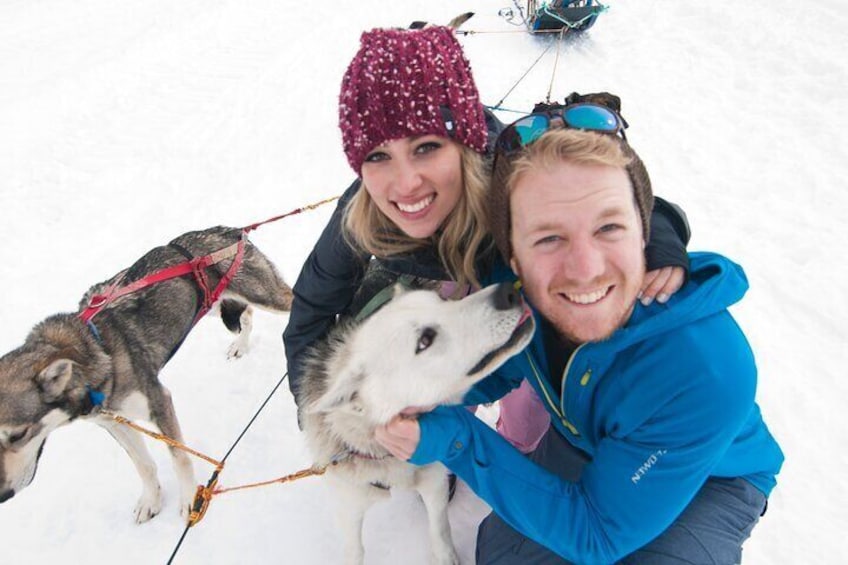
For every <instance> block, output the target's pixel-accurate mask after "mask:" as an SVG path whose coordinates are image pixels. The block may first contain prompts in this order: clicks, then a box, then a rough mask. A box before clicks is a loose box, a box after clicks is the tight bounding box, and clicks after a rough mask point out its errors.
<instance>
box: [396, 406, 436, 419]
mask: <svg viewBox="0 0 848 565" xmlns="http://www.w3.org/2000/svg"><path fill="white" fill-rule="evenodd" d="M435 407H436V405H435V404H431V405H429V406H407V407H406V408H404V409H403V410H401V411H400V415H401V416H415V415H416V414H423V413H424V412H429V411H430V410H432V409H433V408H435Z"/></svg>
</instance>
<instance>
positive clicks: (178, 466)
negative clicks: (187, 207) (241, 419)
mask: <svg viewBox="0 0 848 565" xmlns="http://www.w3.org/2000/svg"><path fill="white" fill-rule="evenodd" d="M241 233H242V232H241V230H239V229H233V228H226V227H215V228H210V229H207V230H203V231H195V232H189V233H186V234H183V235H181V236H179V237H177V238H176V239H174V240H173V241H172V242H171V243H170V244H169V245H166V246H162V247H157V248H155V249H153V250H151V251H149V252H148V253H147V254H145V255H144V256H143V257H142V258H141V259H139V260H138V261H137V262H136V263H135V264H134V265H133V266H132V267H130V268H129V269H126V270H125V271H122V272H121V273H118V275H116V276H115V277H113V278H112V279H111V280H109V281H104V282H103V283H99V284H97V285H94V286H93V287H92V288H91V289H90V290H89V291H88V292H87V293H86V295H85V297H84V298H83V300H82V301H81V302H80V312H81V311H82V310H83V309H84V308H85V307H86V306H87V305H88V302H89V298H90V297H91V296H93V295H95V294H99V293H101V292H102V291H103V289H105V288H106V287H107V286H108V285H109V284H111V283H112V282H115V281H117V280H121V281H122V284H127V283H131V282H133V281H135V280H139V279H141V278H144V277H145V276H147V275H149V274H151V273H153V272H155V271H158V270H160V269H163V268H166V267H170V266H173V265H177V264H180V263H183V262H185V261H186V260H187V258H186V256H185V253H190V254H191V255H193V256H196V257H200V256H205V255H207V254H209V253H212V252H215V251H218V250H220V249H224V248H226V247H228V246H230V245H232V244H233V243H235V242H237V241H238V239H239V237H241ZM232 261H233V259H232V258H229V259H226V260H224V261H222V262H221V263H219V264H218V265H216V266H213V267H210V268H208V269H207V270H206V274H207V277H208V279H209V286H210V288H214V285H216V284H217V283H218V281H219V280H220V278H221V276H222V273H226V272H227V269H228V268H229V267H230V265H231V263H232ZM202 300H203V294H202V291H200V290H199V286H198V284H197V283H196V281H195V279H194V278H193V277H192V276H191V275H187V276H182V277H177V278H173V279H169V280H166V281H163V282H160V283H157V284H154V285H152V286H148V287H145V288H142V289H140V290H138V291H137V292H135V293H132V294H128V295H125V296H123V297H121V298H119V299H117V300H116V301H114V302H112V303H111V304H109V305H108V306H106V308H104V309H103V310H101V311H100V312H99V313H98V314H97V315H96V316H95V317H94V319H93V320H92V323H93V324H94V326H93V328H92V327H89V326H87V325H86V324H85V323H84V322H83V321H82V320H81V319H80V317H79V312H76V313H64V314H55V315H53V316H51V317H49V318H47V319H46V320H44V321H42V322H40V323H39V324H38V325H36V326H35V327H34V328H33V330H32V331H31V332H30V334H29V335H28V336H27V338H26V340H25V342H24V344H23V345H22V346H21V347H19V348H17V349H15V350H13V351H11V352H9V353H7V354H6V355H4V356H3V357H2V358H0V502H3V501H5V500H8V499H9V498H11V497H12V496H14V495H15V494H16V493H18V492H20V491H21V490H22V489H23V488H25V487H26V486H27V485H29V484H30V483H31V482H32V480H33V478H34V476H35V472H36V469H37V466H38V459H39V457H40V455H41V452H42V449H43V447H44V443H45V441H46V439H47V436H48V435H49V434H50V432H52V431H53V430H55V429H56V428H58V427H60V426H63V425H66V424H69V423H70V422H73V421H74V420H77V419H89V420H90V421H93V422H95V423H97V424H99V425H100V426H102V427H103V428H105V429H106V430H107V431H108V432H109V433H110V434H111V435H112V436H113V437H114V438H115V439H116V440H117V441H118V443H119V444H120V445H121V447H123V448H124V450H125V451H126V452H127V454H128V455H129V456H130V458H131V459H132V462H133V463H134V465H135V467H136V470H137V471H138V474H139V476H140V477H141V482H142V494H141V497H140V498H139V500H138V503H137V504H136V507H135V512H134V515H135V519H136V521H137V522H145V521H147V520H149V519H150V518H152V517H153V516H155V515H156V514H157V513H158V512H159V511H160V509H161V496H160V486H159V480H158V477H157V472H156V465H155V463H154V461H153V459H152V458H151V456H150V454H149V452H148V451H147V448H146V447H145V444H144V441H143V439H142V437H141V436H140V435H139V434H138V432H135V431H133V430H132V429H130V428H128V427H126V426H123V425H121V424H119V423H117V422H115V421H114V420H113V419H111V418H109V417H107V416H105V415H103V414H100V410H99V408H98V407H97V406H95V404H96V402H95V401H94V399H95V398H96V397H95V396H93V394H96V395H100V394H102V398H103V402H102V405H101V406H102V408H103V409H107V410H110V411H113V412H116V413H118V414H120V415H122V416H124V417H126V418H128V419H132V420H146V421H150V422H152V423H154V424H155V425H156V426H157V427H158V428H159V430H160V431H161V432H162V433H163V434H164V435H166V436H168V437H171V438H174V439H176V440H179V441H181V440H182V434H181V433H180V427H179V424H178V422H177V417H176V414H175V413H174V406H173V404H172V402H171V396H170V393H169V392H168V390H167V389H166V388H165V387H164V386H163V385H162V384H161V383H160V382H159V378H158V375H159V371H160V370H161V369H162V367H163V366H164V365H165V363H167V361H168V360H169V359H170V358H171V356H172V355H173V354H174V353H175V352H176V350H177V349H178V348H179V346H180V344H181V343H182V342H183V340H184V339H185V337H186V335H187V334H188V332H189V330H190V329H191V327H192V325H193V321H194V318H195V316H196V314H197V313H198V311H199V310H200V306H201V304H202ZM291 300H292V292H291V289H290V288H289V287H288V285H287V284H286V283H285V282H284V281H283V279H282V278H281V277H280V275H279V274H278V273H277V270H276V269H275V268H274V266H273V264H272V263H271V261H269V260H268V258H267V257H266V256H265V255H263V254H262V253H261V252H260V251H259V250H258V249H256V247H255V246H254V245H253V244H252V243H250V241H246V242H245V251H244V258H243V261H242V264H241V266H240V268H239V270H238V272H237V273H236V275H235V276H234V277H233V279H232V281H231V282H230V285H229V287H228V288H227V290H226V291H225V293H224V294H223V295H222V300H221V301H220V309H221V316H222V318H223V320H224V322H225V324H226V325H227V327H228V328H229V329H230V330H231V331H234V332H236V333H238V337H237V338H236V340H235V342H234V343H233V345H232V346H231V347H230V350H229V356H230V357H239V356H241V355H243V354H244V352H245V351H246V348H247V336H248V334H249V333H250V328H251V316H252V309H251V306H250V305H251V304H253V305H256V306H258V307H261V308H263V309H267V310H271V311H276V312H283V311H287V310H289V309H290V307H291ZM169 449H170V453H171V456H172V458H173V463H174V467H175V470H176V474H177V478H178V481H179V484H180V509H181V512H182V513H183V515H184V516H187V515H188V510H189V507H190V505H191V502H192V498H193V496H194V490H195V485H196V483H195V480H194V471H193V469H192V464H191V461H190V460H189V458H188V457H187V455H186V454H185V453H184V452H182V451H180V450H176V449H174V448H169Z"/></svg>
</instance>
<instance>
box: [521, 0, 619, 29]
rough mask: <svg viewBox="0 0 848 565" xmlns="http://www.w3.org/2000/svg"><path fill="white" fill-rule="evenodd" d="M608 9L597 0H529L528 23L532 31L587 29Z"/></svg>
mask: <svg viewBox="0 0 848 565" xmlns="http://www.w3.org/2000/svg"><path fill="white" fill-rule="evenodd" d="M606 9H607V7H606V6H604V5H603V4H601V3H600V2H598V1H597V0H552V1H551V2H545V1H544V0H543V1H541V2H540V1H539V0H527V25H528V27H529V28H530V31H531V32H537V31H549V30H561V29H566V28H567V29H566V31H586V30H587V29H589V28H590V27H592V26H593V25H594V24H595V20H597V19H598V16H599V15H600V14H601V13H602V12H604V11H606Z"/></svg>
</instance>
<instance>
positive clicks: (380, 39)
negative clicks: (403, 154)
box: [339, 27, 488, 176]
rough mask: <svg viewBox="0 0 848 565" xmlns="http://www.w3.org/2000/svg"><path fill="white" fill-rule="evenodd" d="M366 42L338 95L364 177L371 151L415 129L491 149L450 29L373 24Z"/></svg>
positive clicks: (353, 159) (356, 166)
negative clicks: (384, 26) (387, 26)
mask: <svg viewBox="0 0 848 565" xmlns="http://www.w3.org/2000/svg"><path fill="white" fill-rule="evenodd" d="M359 41H360V47H359V51H358V52H357V53H356V56H355V57H354V58H353V60H352V61H351V62H350V66H349V67H348V69H347V71H346V72H345V74H344V78H343V79H342V88H341V93H340V95H339V128H340V129H341V131H342V143H343V146H344V151H345V154H346V155H347V160H348V163H350V166H351V167H352V168H353V170H354V171H356V173H357V174H358V175H360V176H361V173H362V162H363V161H364V159H365V157H366V156H367V155H368V153H369V152H370V151H371V150H372V149H374V148H375V147H377V146H378V145H381V144H382V143H385V142H387V141H391V140H394V139H400V138H403V137H407V136H411V135H426V134H435V135H441V136H444V137H451V138H452V139H454V140H455V141H457V142H459V143H461V144H463V145H465V146H467V147H470V148H471V149H474V150H475V151H477V152H479V153H483V152H485V150H486V140H487V135H488V134H487V128H486V119H485V116H484V114H483V107H482V105H481V103H480V95H479V93H478V92H477V86H476V85H475V84H474V78H473V77H472V76H471V67H470V65H469V64H468V60H467V59H466V58H465V56H464V55H463V52H462V47H461V46H460V44H459V42H458V41H457V40H456V37H455V36H454V34H453V32H452V31H451V30H450V29H449V28H447V27H430V28H426V29H416V30H400V29H374V30H371V31H367V32H365V33H363V34H362V37H361V38H360V40H359ZM443 109H446V110H448V111H449V114H448V113H444V112H443Z"/></svg>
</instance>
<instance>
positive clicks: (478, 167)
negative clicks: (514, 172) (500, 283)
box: [344, 144, 491, 286]
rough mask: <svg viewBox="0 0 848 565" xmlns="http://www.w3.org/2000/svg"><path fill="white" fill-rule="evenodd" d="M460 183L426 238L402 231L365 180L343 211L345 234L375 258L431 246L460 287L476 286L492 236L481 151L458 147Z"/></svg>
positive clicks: (486, 171) (485, 171) (486, 183)
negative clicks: (480, 259) (452, 205)
mask: <svg viewBox="0 0 848 565" xmlns="http://www.w3.org/2000/svg"><path fill="white" fill-rule="evenodd" d="M459 149H460V167H461V168H462V187H463V190H462V192H461V194H460V198H459V201H458V202H457V204H456V207H455V208H454V209H453V210H452V211H451V212H450V214H448V216H447V218H445V222H444V224H442V226H441V227H440V228H439V229H438V230H437V231H436V233H434V234H433V235H431V236H430V237H428V238H423V239H417V238H413V237H410V236H408V235H406V234H405V233H404V232H403V231H402V230H401V229H399V228H398V227H397V225H396V224H395V223H394V222H393V221H392V220H390V219H389V218H387V217H386V215H385V214H383V213H382V212H381V211H380V209H379V208H378V207H377V205H376V204H375V203H374V200H373V199H372V198H371V195H370V194H368V191H367V190H365V185H364V184H363V185H362V186H361V187H360V189H359V192H357V193H356V194H355V195H354V197H353V198H351V200H350V202H348V205H347V207H346V208H345V212H344V228H345V229H344V235H345V238H346V239H347V241H348V243H350V244H351V245H353V246H355V247H358V248H360V249H362V250H364V251H366V252H368V253H370V254H372V255H374V256H375V257H391V256H393V255H400V254H404V253H410V252H413V251H416V250H419V249H423V248H426V247H429V246H433V247H435V248H436V249H437V250H438V254H439V259H440V260H441V262H442V266H443V267H444V268H445V270H446V271H447V272H448V274H449V275H450V276H451V277H452V278H453V280H455V281H457V282H458V283H460V286H461V285H464V284H471V285H474V286H479V284H480V282H479V279H478V278H477V272H476V268H475V267H476V259H477V257H478V256H479V255H480V254H481V253H482V252H483V251H484V249H485V247H486V246H487V245H491V240H490V239H488V238H487V235H488V228H487V225H486V216H487V212H486V200H485V199H486V198H487V196H488V187H489V176H488V167H487V166H486V163H485V160H484V158H483V156H482V155H480V154H479V153H477V152H476V151H474V150H473V149H469V148H468V147H466V146H464V145H461V144H460V145H459Z"/></svg>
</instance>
